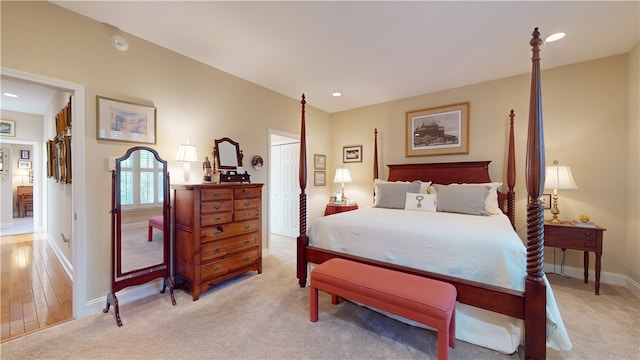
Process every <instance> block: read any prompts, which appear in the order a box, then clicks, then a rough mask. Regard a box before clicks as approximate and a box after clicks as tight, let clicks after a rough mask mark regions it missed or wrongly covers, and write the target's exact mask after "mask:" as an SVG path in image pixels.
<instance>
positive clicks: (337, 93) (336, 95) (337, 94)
mask: <svg viewBox="0 0 640 360" xmlns="http://www.w3.org/2000/svg"><path fill="white" fill-rule="evenodd" d="M331 96H334V97H338V96H342V93H341V92H340V91H334V92H332V93H331Z"/></svg>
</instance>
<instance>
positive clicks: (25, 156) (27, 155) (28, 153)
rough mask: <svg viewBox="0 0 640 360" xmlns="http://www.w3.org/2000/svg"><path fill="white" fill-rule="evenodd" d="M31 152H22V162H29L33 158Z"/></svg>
mask: <svg viewBox="0 0 640 360" xmlns="http://www.w3.org/2000/svg"><path fill="white" fill-rule="evenodd" d="M30 155H31V152H30V151H29V150H20V160H29V159H30V158H31V157H30Z"/></svg>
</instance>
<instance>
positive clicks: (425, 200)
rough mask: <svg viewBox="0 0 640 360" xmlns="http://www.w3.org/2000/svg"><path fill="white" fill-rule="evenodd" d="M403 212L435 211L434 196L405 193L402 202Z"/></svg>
mask: <svg viewBox="0 0 640 360" xmlns="http://www.w3.org/2000/svg"><path fill="white" fill-rule="evenodd" d="M404 209H405V210H416V211H431V212H434V211H436V195H434V194H433V195H432V194H425V193H422V192H421V193H407V194H406V199H405V202H404Z"/></svg>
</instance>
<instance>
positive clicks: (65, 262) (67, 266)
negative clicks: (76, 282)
mask: <svg viewBox="0 0 640 360" xmlns="http://www.w3.org/2000/svg"><path fill="white" fill-rule="evenodd" d="M46 241H47V243H48V244H49V246H50V247H51V249H53V252H54V253H55V254H56V257H57V258H58V260H60V264H61V265H62V268H63V269H64V272H65V273H67V276H68V277H69V279H71V281H73V264H71V262H70V261H69V259H67V257H66V256H64V253H63V252H62V250H60V247H59V246H58V243H56V242H55V241H53V237H52V236H47V240H46Z"/></svg>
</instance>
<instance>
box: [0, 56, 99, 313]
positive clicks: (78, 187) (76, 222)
mask: <svg viewBox="0 0 640 360" xmlns="http://www.w3.org/2000/svg"><path fill="white" fill-rule="evenodd" d="M0 74H1V75H2V79H3V80H4V79H9V80H15V81H20V82H23V83H27V84H31V85H34V86H40V87H48V88H51V89H54V90H56V91H60V92H66V93H69V94H71V96H72V97H73V102H72V112H73V114H74V118H73V123H72V126H73V134H75V135H76V139H77V141H73V139H72V143H73V146H72V150H71V161H72V165H71V166H72V168H73V176H74V177H73V183H72V184H71V185H70V186H71V188H70V206H69V209H70V210H69V211H68V212H65V213H64V215H63V216H65V217H68V221H70V223H71V239H73V240H74V241H72V242H71V243H70V244H71V245H70V247H71V256H68V257H66V258H60V256H58V254H57V257H58V258H59V260H60V262H61V265H62V268H63V269H64V270H63V271H64V272H66V273H67V275H68V276H69V277H70V278H71V280H72V285H71V286H72V295H71V299H72V310H71V313H72V317H73V318H79V317H83V316H86V315H88V314H90V313H91V312H90V310H89V308H88V306H89V305H88V304H87V300H86V257H85V255H84V254H85V248H86V228H85V224H86V221H85V219H84V216H85V214H86V203H85V200H84V196H82V194H84V193H85V186H86V185H85V183H86V180H85V164H84V163H85V155H84V154H85V142H84V140H83V139H84V134H85V89H84V86H83V85H80V84H76V83H71V82H67V81H64V80H59V79H54V78H49V77H45V76H41V75H36V74H30V73H25V72H22V71H18V70H13V69H8V68H1V72H0ZM42 142H44V139H43V140H42ZM36 148H37V149H36ZM36 148H34V154H37V155H39V160H38V161H39V162H40V163H41V164H45V165H44V166H42V169H46V161H45V160H44V159H45V157H46V156H45V151H44V147H43V146H42V145H41V143H40V142H37V143H36ZM34 161H35V159H34ZM37 181H41V184H42V186H40V188H41V191H39V193H40V195H39V196H41V197H42V200H41V201H38V200H37V199H36V193H34V202H36V201H37V202H39V206H40V207H42V204H46V203H48V202H49V201H47V198H48V197H49V196H50V195H48V194H49V192H48V191H47V187H48V186H47V178H46V172H45V171H41V173H40V175H39V176H38V178H37V179H34V182H37ZM36 209H37V207H35V206H34V219H35V218H37V217H36V214H37V213H38V211H37V210H36ZM39 213H41V214H43V215H42V227H43V229H45V230H46V231H48V232H47V237H50V238H51V239H53V238H58V237H59V236H60V234H57V233H55V234H53V233H51V231H52V230H51V228H50V226H48V224H49V223H50V221H51V219H50V217H49V216H46V213H47V212H46V211H39ZM52 248H54V247H52ZM54 250H55V249H54Z"/></svg>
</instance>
